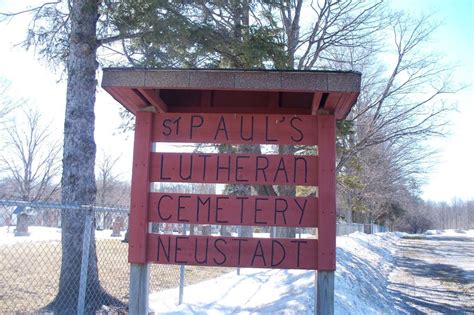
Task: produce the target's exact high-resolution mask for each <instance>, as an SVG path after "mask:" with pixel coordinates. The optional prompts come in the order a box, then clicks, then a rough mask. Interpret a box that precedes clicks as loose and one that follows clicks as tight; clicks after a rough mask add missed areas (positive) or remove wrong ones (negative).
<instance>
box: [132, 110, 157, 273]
mask: <svg viewBox="0 0 474 315" xmlns="http://www.w3.org/2000/svg"><path fill="white" fill-rule="evenodd" d="M152 116H153V113H151V112H137V113H136V124H135V140H134V147H133V168H132V190H131V200H130V221H129V228H128V232H129V236H128V260H129V262H130V263H135V264H144V263H145V261H146V234H147V231H148V229H147V227H148V218H147V215H148V209H147V208H148V196H149V194H148V192H149V186H150V184H149V183H150V179H149V169H150V155H151V153H150V150H151V130H152Z"/></svg>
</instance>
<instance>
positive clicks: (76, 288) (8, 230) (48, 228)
mask: <svg viewBox="0 0 474 315" xmlns="http://www.w3.org/2000/svg"><path fill="white" fill-rule="evenodd" d="M74 215H76V217H77V218H78V219H77V220H78V221H81V222H85V223H83V225H82V228H81V230H80V231H77V230H76V233H75V234H74V235H72V237H71V235H69V234H70V233H69V234H68V233H67V232H68V231H67V230H68V229H71V223H67V222H66V220H64V219H63V220H62V218H65V217H73V218H74ZM84 216H85V217H84ZM79 218H80V219H79ZM87 222H89V229H88V228H87ZM127 228H128V209H127V208H111V207H90V206H89V207H78V206H66V205H61V204H52V203H29V202H22V201H7V200H0V314H4V313H7V314H11V313H16V314H24V313H33V312H34V313H41V312H47V311H48V310H51V309H53V310H57V309H58V305H59V306H60V307H59V309H61V312H60V313H76V310H78V309H79V310H82V309H84V313H93V312H92V310H94V311H96V310H97V309H101V306H102V305H110V304H112V305H114V310H115V311H118V310H120V309H122V310H126V308H127V304H128V293H129V273H130V270H129V264H128V243H127V240H126V231H127ZM152 229H156V231H154V232H158V233H160V232H164V233H179V234H183V233H186V234H190V233H192V234H194V233H195V234H223V233H227V234H229V235H230V234H231V235H233V236H237V235H238V234H239V231H240V230H239V229H238V228H237V227H227V228H226V229H222V228H220V227H218V226H200V227H198V226H189V225H188V226H183V225H179V224H172V225H169V224H163V225H161V224H156V225H153V227H152ZM381 229H383V227H380V226H376V227H374V226H370V227H368V226H367V225H363V224H344V223H342V224H338V226H337V234H338V235H344V234H349V233H352V232H355V231H360V232H365V233H374V232H378V231H380V230H381ZM273 230H274V228H273V229H272V228H262V227H259V228H255V229H254V231H253V233H254V236H259V237H269V236H270V235H271V234H272V233H273V234H274V233H275V231H273ZM369 230H370V231H369ZM87 231H89V233H87ZM92 231H94V233H92ZM315 233H316V230H315V229H296V233H295V235H294V237H302V235H306V236H305V237H308V235H313V237H314V236H315ZM223 235H224V234H223ZM309 237H311V236H309ZM88 246H89V248H91V249H92V250H91V251H86V250H81V249H85V248H87V247H88ZM74 248H76V249H78V248H79V250H78V251H77V252H78V253H79V254H77V255H74V253H73V254H71V250H72V251H74ZM86 253H87V254H89V253H90V255H85V254H86ZM65 256H69V258H68V259H66V257H65ZM71 256H72V257H71ZM71 261H72V263H71ZM86 266H89V267H88V268H85V267H86ZM96 271H97V272H96ZM230 271H235V269H232V268H215V267H202V266H201V267H194V266H186V267H185V268H183V267H180V266H174V265H155V264H152V266H151V273H150V292H156V291H160V290H163V289H168V288H175V287H178V286H180V287H181V288H182V287H184V286H185V285H189V284H192V283H197V282H200V281H203V280H206V279H209V278H214V277H217V276H219V275H221V274H223V273H226V272H230ZM184 273H185V276H183V275H184ZM180 275H181V277H180ZM180 278H181V283H180ZM71 283H75V284H72V285H71ZM180 284H181V285H180ZM93 287H95V288H96V290H92V289H91V288H93ZM179 295H180V298H181V296H182V291H180V293H179ZM63 304H65V305H66V304H67V305H69V306H70V308H69V309H64V308H61V305H63ZM71 305H72V306H71ZM102 309H103V310H105V311H106V312H110V310H111V308H110V307H109V308H106V307H102ZM68 310H69V312H68ZM89 310H90V311H89Z"/></svg>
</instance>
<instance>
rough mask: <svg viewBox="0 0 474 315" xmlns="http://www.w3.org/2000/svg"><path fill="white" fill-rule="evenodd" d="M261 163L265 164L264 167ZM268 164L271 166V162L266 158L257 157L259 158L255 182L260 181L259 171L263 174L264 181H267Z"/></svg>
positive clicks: (256, 161)
mask: <svg viewBox="0 0 474 315" xmlns="http://www.w3.org/2000/svg"><path fill="white" fill-rule="evenodd" d="M260 161H263V162H264V165H263V166H261V165H260ZM268 164H269V161H268V158H267V157H266V156H257V158H256V159H255V181H258V179H259V178H258V171H260V172H262V174H263V178H264V180H265V181H267V173H266V170H267V168H268Z"/></svg>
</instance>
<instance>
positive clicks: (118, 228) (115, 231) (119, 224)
mask: <svg viewBox="0 0 474 315" xmlns="http://www.w3.org/2000/svg"><path fill="white" fill-rule="evenodd" d="M122 229H123V218H122V217H117V218H115V220H114V223H113V224H112V235H111V236H112V237H121V236H122V234H121V232H122Z"/></svg>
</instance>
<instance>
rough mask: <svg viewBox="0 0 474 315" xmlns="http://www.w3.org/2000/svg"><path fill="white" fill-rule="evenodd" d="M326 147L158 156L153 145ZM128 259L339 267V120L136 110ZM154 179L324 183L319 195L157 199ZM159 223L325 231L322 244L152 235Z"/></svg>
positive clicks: (163, 194)
mask: <svg viewBox="0 0 474 315" xmlns="http://www.w3.org/2000/svg"><path fill="white" fill-rule="evenodd" d="M156 141H159V142H161V141H164V142H166V141H168V142H190V143H191V142H202V143H231V144H242V143H247V144H259V143H272V144H302V145H303V144H305V145H307V144H308V145H309V144H310V145H317V146H318V156H301V155H296V156H294V155H263V154H261V155H257V154H240V153H239V154H207V153H155V152H151V147H152V143H153V142H156ZM135 145H136V147H135V149H134V171H133V178H132V183H133V185H132V202H131V215H130V236H129V242H130V243H129V261H130V262H132V263H139V264H143V263H146V262H154V263H166V264H168V263H169V264H192V265H206V266H240V267H262V268H264V267H265V268H296V269H318V270H334V269H335V170H334V163H335V119H334V116H311V115H257V114H256V115H252V114H248V115H247V114H245V115H242V114H236V115H233V114H181V113H179V114H172V113H167V114H162V113H159V114H154V113H150V112H138V113H137V125H136V130H135ZM151 182H186V183H225V184H229V183H231V184H245V185H254V184H257V185H302V186H317V187H318V197H317V198H316V197H312V198H300V197H283V196H225V195H204V194H177V193H171V192H170V193H167V192H161V193H155V192H150V191H149V187H150V183H151ZM150 222H158V223H186V224H218V225H244V226H284V227H317V228H318V238H319V239H318V240H314V239H260V238H241V237H239V238H236V237H214V236H179V235H166V234H153V233H148V226H149V223H150Z"/></svg>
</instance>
